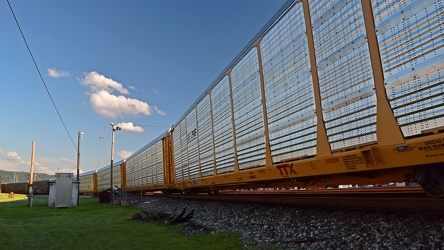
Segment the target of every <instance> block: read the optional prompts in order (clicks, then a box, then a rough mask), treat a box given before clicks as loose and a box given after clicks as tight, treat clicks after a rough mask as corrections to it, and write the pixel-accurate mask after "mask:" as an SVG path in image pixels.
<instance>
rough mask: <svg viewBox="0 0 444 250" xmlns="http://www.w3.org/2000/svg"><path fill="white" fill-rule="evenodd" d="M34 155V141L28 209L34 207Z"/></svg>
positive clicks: (33, 144)
mask: <svg viewBox="0 0 444 250" xmlns="http://www.w3.org/2000/svg"><path fill="white" fill-rule="evenodd" d="M34 153H35V141H32V150H31V171H30V174H29V190H28V191H29V194H28V207H32V196H33V194H32V184H33V183H34Z"/></svg>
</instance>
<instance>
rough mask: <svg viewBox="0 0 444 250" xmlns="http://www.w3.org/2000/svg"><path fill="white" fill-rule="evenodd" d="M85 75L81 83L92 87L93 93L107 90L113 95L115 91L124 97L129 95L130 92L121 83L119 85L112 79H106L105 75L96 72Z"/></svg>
mask: <svg viewBox="0 0 444 250" xmlns="http://www.w3.org/2000/svg"><path fill="white" fill-rule="evenodd" d="M84 75H85V78H83V79H81V80H80V83H81V84H82V85H85V86H88V87H90V88H91V90H92V92H98V91H101V90H105V91H106V92H108V93H112V92H113V90H117V91H119V93H121V94H123V95H127V94H129V92H128V90H127V89H125V88H124V87H123V85H122V84H121V83H118V82H116V81H114V80H113V79H111V78H106V77H105V76H104V75H101V74H99V73H97V72H95V71H92V72H89V73H88V74H87V73H84Z"/></svg>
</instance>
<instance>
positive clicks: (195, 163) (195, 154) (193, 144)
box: [186, 109, 200, 179]
mask: <svg viewBox="0 0 444 250" xmlns="http://www.w3.org/2000/svg"><path fill="white" fill-rule="evenodd" d="M186 121H187V123H186V124H187V130H186V131H187V143H188V151H187V152H188V164H189V165H188V166H189V170H190V178H191V179H195V178H197V177H199V176H200V170H199V145H198V141H197V126H196V124H197V123H196V109H193V110H192V111H191V112H190V113H189V114H188V115H187V118H186Z"/></svg>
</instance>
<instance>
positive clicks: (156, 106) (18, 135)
mask: <svg viewBox="0 0 444 250" xmlns="http://www.w3.org/2000/svg"><path fill="white" fill-rule="evenodd" d="M285 2H286V1H285V0H240V1H239V0H226V1H215V0H189V1H183V0H182V1H179V0H147V1H143V0H137V1H108V0H107V1H105V0H100V1H89V0H88V1H86V0H77V1H48V0H39V1H14V0H10V1H9V3H10V5H11V6H12V9H13V11H14V14H15V16H16V18H17V20H18V23H19V25H20V27H21V29H22V31H23V34H24V36H25V38H26V41H27V43H28V45H29V48H30V50H31V52H32V55H33V57H34V59H35V61H36V64H37V66H38V68H39V70H40V73H41V75H42V78H43V80H44V82H45V83H46V87H47V89H48V91H49V93H50V95H51V97H52V99H53V101H54V103H55V105H56V107H57V110H58V112H59V114H60V116H61V117H62V119H63V122H64V124H65V126H66V130H65V126H64V125H63V124H62V121H61V120H60V118H59V116H58V114H57V111H56V109H55V108H54V106H53V103H52V101H51V99H50V97H49V95H48V93H47V90H46V88H45V85H44V84H43V81H42V80H41V78H40V75H39V73H38V71H37V69H36V67H35V66H34V63H33V61H32V59H31V56H30V54H29V52H28V50H27V48H26V45H25V43H24V41H23V38H22V35H21V34H20V30H19V29H18V27H17V24H16V23H15V20H14V17H13V15H12V12H11V10H10V8H9V5H8V2H7V1H1V2H0V83H1V86H2V88H1V89H2V91H1V92H0V105H1V107H2V111H1V114H2V117H3V118H2V122H1V126H0V169H2V170H11V171H29V170H30V161H31V151H32V141H35V144H36V150H35V171H36V172H41V173H48V174H54V173H56V172H72V173H75V172H76V160H77V149H76V147H77V133H78V131H82V132H83V133H84V135H83V136H82V137H81V142H80V151H81V160H80V172H81V173H82V172H87V171H91V170H96V169H97V168H99V167H103V166H106V165H109V164H110V151H111V126H110V123H111V122H113V123H115V124H119V125H121V126H122V128H123V130H122V131H117V132H116V134H115V156H114V160H115V161H119V160H122V159H124V158H126V157H128V156H129V155H131V154H132V153H134V152H136V151H137V150H139V149H140V148H142V147H143V146H145V145H146V144H147V143H149V142H150V141H152V140H153V139H155V138H157V137H158V136H159V135H160V134H161V133H163V132H165V131H167V130H168V128H169V127H171V126H172V125H173V124H175V123H176V122H177V121H178V119H179V118H180V117H181V116H182V115H183V114H184V113H185V112H186V111H187V109H188V108H189V107H190V106H191V105H192V104H193V103H194V102H195V101H196V99H197V98H198V97H199V96H200V95H201V94H202V93H203V92H204V91H205V90H206V89H207V88H208V87H209V86H210V85H211V83H212V82H213V81H214V80H215V78H216V77H217V76H218V75H219V74H220V73H221V72H222V70H223V69H224V68H225V67H226V66H228V64H229V63H230V62H231V60H233V59H234V58H235V57H236V55H237V54H238V53H239V52H240V51H241V50H242V49H243V48H244V46H246V45H247V44H248V42H249V41H250V40H251V39H252V38H253V37H254V36H255V35H256V33H258V32H259V31H260V29H261V28H262V27H263V26H264V25H265V24H266V23H267V22H268V21H269V20H270V18H271V17H272V16H273V15H274V14H275V13H276V12H277V11H278V10H279V9H280V7H281V6H282V5H283V4H284V3H285ZM100 137H103V138H100Z"/></svg>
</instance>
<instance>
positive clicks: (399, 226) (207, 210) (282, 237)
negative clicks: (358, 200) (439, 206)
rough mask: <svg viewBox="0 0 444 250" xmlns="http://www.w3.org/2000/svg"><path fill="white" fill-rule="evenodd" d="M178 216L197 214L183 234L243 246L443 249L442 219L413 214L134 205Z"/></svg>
mask: <svg viewBox="0 0 444 250" xmlns="http://www.w3.org/2000/svg"><path fill="white" fill-rule="evenodd" d="M136 206H137V207H139V208H142V209H144V210H147V211H162V212H166V213H169V214H171V215H172V216H175V215H177V214H179V213H180V212H181V211H182V210H183V209H184V208H186V210H187V212H191V211H193V210H194V215H193V218H192V224H193V225H194V224H197V225H200V226H201V227H196V226H184V227H183V228H182V229H183V230H184V233H185V234H193V233H198V232H201V231H203V230H208V228H211V230H212V231H211V232H213V233H217V232H226V231H236V232H239V233H240V234H241V235H242V237H243V240H244V242H245V248H260V247H261V246H263V247H266V245H267V244H272V245H275V246H277V247H280V248H283V249H444V218H442V217H441V218H439V217H436V218H432V217H428V216H423V215H420V214H412V213H407V214H406V213H397V212H391V213H382V212H366V211H363V210H356V211H355V210H351V209H346V210H341V209H334V210H329V209H321V208H307V207H302V208H301V207H287V206H271V205H260V204H246V203H226V202H209V201H190V200H187V201H185V200H180V199H165V198H159V197H147V198H145V200H144V201H143V202H140V203H137V205H136Z"/></svg>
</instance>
